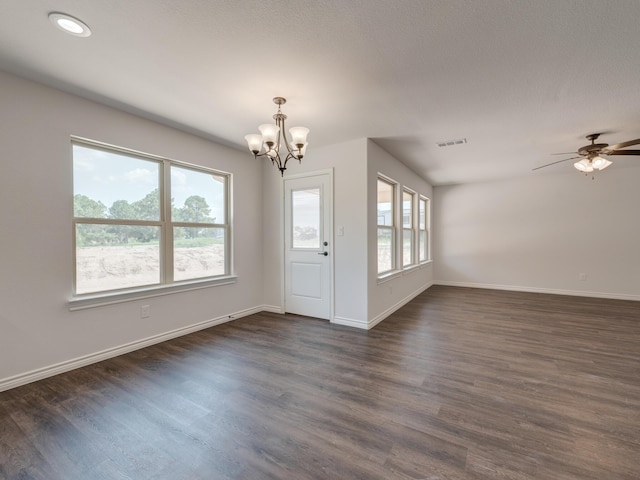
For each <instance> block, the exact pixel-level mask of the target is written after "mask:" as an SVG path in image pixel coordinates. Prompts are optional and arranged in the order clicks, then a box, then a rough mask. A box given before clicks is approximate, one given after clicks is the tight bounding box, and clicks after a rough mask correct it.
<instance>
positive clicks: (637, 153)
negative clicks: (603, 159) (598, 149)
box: [602, 150, 640, 155]
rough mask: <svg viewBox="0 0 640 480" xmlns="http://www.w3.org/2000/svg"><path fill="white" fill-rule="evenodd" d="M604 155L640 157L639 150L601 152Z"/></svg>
mask: <svg viewBox="0 0 640 480" xmlns="http://www.w3.org/2000/svg"><path fill="white" fill-rule="evenodd" d="M602 153H604V154H605V155H640V150H614V151H613V152H608V153H606V152H602Z"/></svg>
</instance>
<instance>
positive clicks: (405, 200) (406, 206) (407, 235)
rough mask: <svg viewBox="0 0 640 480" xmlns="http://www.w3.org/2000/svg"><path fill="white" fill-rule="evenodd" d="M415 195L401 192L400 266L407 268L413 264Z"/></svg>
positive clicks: (404, 191) (405, 190) (407, 191)
mask: <svg viewBox="0 0 640 480" xmlns="http://www.w3.org/2000/svg"><path fill="white" fill-rule="evenodd" d="M414 202H415V194H414V193H413V192H411V191H409V190H407V189H403V191H402V266H403V267H408V266H411V265H413V264H414V263H415V252H414V245H415V240H414V239H415V236H416V235H415V229H414V225H415V220H414V218H413V216H414V213H413V212H414Z"/></svg>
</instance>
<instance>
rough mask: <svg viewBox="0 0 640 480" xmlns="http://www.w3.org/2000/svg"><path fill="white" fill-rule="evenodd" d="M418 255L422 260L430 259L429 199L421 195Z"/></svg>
mask: <svg viewBox="0 0 640 480" xmlns="http://www.w3.org/2000/svg"><path fill="white" fill-rule="evenodd" d="M418 223H419V225H418V235H419V237H418V238H419V241H418V243H419V247H418V255H419V261H420V262H426V261H428V260H429V199H427V198H424V197H420V199H419V201H418Z"/></svg>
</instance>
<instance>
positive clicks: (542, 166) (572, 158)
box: [531, 157, 581, 172]
mask: <svg viewBox="0 0 640 480" xmlns="http://www.w3.org/2000/svg"><path fill="white" fill-rule="evenodd" d="M576 158H581V157H571V158H565V159H564V160H558V161H557V162H551V163H547V164H546V165H540V166H539V167H536V168H532V169H531V171H532V172H533V171H534V170H540V169H541V168H545V167H550V166H551V165H555V164H556V163H562V162H567V161H569V160H575V159H576Z"/></svg>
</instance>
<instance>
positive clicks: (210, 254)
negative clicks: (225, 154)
mask: <svg viewBox="0 0 640 480" xmlns="http://www.w3.org/2000/svg"><path fill="white" fill-rule="evenodd" d="M73 194H74V196H73V208H74V218H73V223H74V232H75V236H74V243H75V282H74V292H75V294H76V295H82V294H90V293H91V294H95V293H99V292H111V291H117V290H126V289H132V288H140V287H147V286H157V285H166V284H173V283H175V282H184V281H189V280H195V279H204V278H214V277H222V276H226V275H229V272H230V260H229V237H230V231H229V230H230V229H229V200H228V198H229V175H228V174H225V173H221V172H216V171H213V170H209V169H205V168H200V167H194V166H189V165H185V164H180V163H179V162H175V161H171V160H167V159H163V158H159V157H153V156H147V155H144V154H140V153H137V152H131V151H128V150H125V149H118V148H114V147H106V146H104V145H99V144H93V143H90V142H85V141H80V140H74V141H73Z"/></svg>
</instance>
